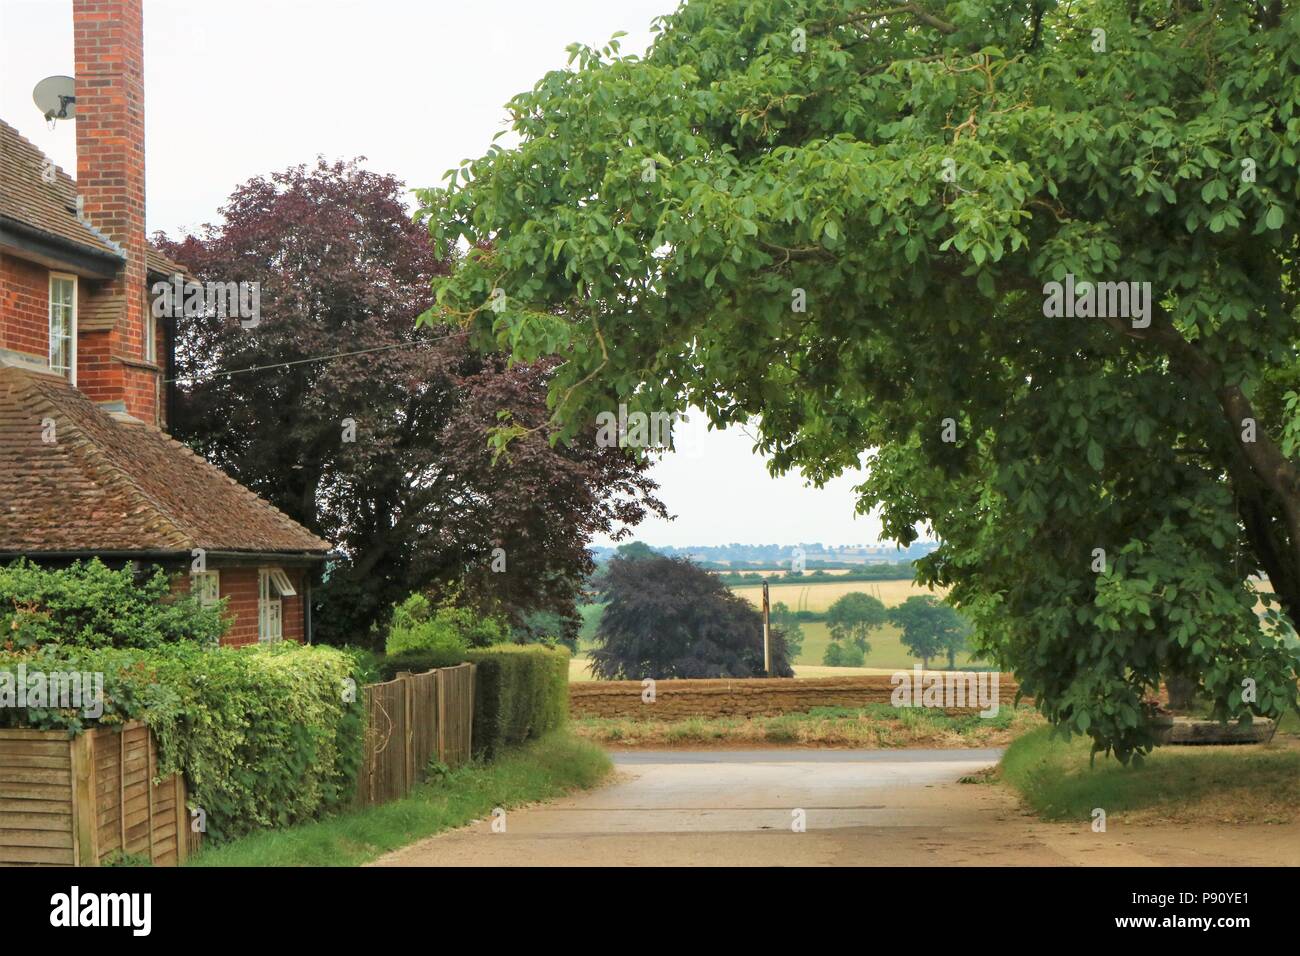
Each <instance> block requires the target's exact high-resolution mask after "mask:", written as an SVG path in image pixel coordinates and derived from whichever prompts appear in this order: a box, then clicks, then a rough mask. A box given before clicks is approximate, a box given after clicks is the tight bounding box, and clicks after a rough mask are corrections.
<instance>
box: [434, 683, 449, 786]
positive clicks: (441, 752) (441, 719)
mask: <svg viewBox="0 0 1300 956" xmlns="http://www.w3.org/2000/svg"><path fill="white" fill-rule="evenodd" d="M434 673H435V674H437V675H438V676H437V677H436V678H434V680H435V681H436V684H437V688H438V763H446V762H447V672H446V670H444V669H442V668H439V669H438V670H436V671H434Z"/></svg>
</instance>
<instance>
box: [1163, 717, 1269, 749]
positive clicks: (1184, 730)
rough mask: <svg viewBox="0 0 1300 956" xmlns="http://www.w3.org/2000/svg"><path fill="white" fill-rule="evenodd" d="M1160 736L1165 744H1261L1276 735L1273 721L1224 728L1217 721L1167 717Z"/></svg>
mask: <svg viewBox="0 0 1300 956" xmlns="http://www.w3.org/2000/svg"><path fill="white" fill-rule="evenodd" d="M1159 733H1160V743H1162V744H1184V745H1191V746H1196V745H1206V744H1261V743H1263V742H1264V741H1266V740H1268V739H1269V737H1271V736H1272V734H1273V721H1272V720H1269V719H1268V718H1266V717H1257V718H1255V720H1254V721H1252V722H1251V723H1250V724H1249V725H1246V724H1228V725H1227V726H1224V725H1223V724H1220V723H1219V722H1218V721H1217V720H1202V719H1200V718H1196V717H1166V718H1164V719H1163V720H1162V721H1160V722H1159Z"/></svg>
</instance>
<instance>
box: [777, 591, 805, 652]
mask: <svg viewBox="0 0 1300 956" xmlns="http://www.w3.org/2000/svg"><path fill="white" fill-rule="evenodd" d="M768 621H769V623H770V625H771V627H772V628H774V629H776V630H779V631H780V632H781V636H782V637H783V638H784V639H785V653H786V657H787V658H789V659H790V660H791V661H796V660H798V659H799V655H800V654H802V653H803V637H804V635H803V626H802V625H801V624H800V623H799V619H798V618H797V617H795V616H794V611H792V610H790V608H789V606H787V605H786V604H785V603H784V602H782V601H777V602H776V603H775V604H773V605H772V607H771V609H770V610H769V612H768Z"/></svg>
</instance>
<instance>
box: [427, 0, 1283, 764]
mask: <svg viewBox="0 0 1300 956" xmlns="http://www.w3.org/2000/svg"><path fill="white" fill-rule="evenodd" d="M657 27H658V37H657V39H656V42H655V44H654V46H653V48H652V49H651V51H650V52H649V53H648V54H647V55H646V56H645V57H644V58H638V57H627V56H623V55H622V54H621V53H620V51H619V50H618V49H617V47H616V44H615V43H611V44H610V45H609V46H608V47H606V48H604V49H601V50H595V49H590V48H587V47H583V46H575V47H573V48H572V51H573V58H574V68H573V69H571V70H569V71H556V72H552V73H549V74H547V75H546V76H544V77H543V78H542V79H541V80H540V81H539V82H538V84H537V85H536V87H534V89H532V90H531V91H529V92H527V93H524V94H521V95H520V96H518V97H516V98H515V99H514V100H513V101H512V102H511V104H510V109H511V111H512V114H513V120H514V124H513V125H514V130H515V132H516V133H517V134H518V136H519V139H520V142H519V145H518V146H515V147H512V148H508V149H503V148H495V147H494V148H493V149H492V150H491V151H490V152H488V153H487V154H485V155H484V156H482V157H481V158H478V159H476V160H473V161H471V162H469V163H467V164H465V165H464V166H463V167H462V168H461V169H460V170H458V171H457V172H456V173H454V174H451V176H452V178H451V180H450V182H449V183H448V184H447V186H446V187H444V188H442V189H437V190H428V191H425V192H423V193H422V194H421V198H422V202H423V205H424V209H423V211H422V215H423V216H424V217H425V218H426V219H427V220H428V222H429V225H430V228H431V230H432V233H433V234H434V236H435V237H436V238H438V239H439V240H440V241H442V242H444V243H455V242H463V243H466V244H467V245H468V248H469V249H470V252H469V254H468V255H467V256H466V258H465V259H464V261H463V262H461V263H460V264H459V265H458V267H457V268H456V269H455V271H454V272H453V273H452V274H451V275H450V276H448V277H446V278H444V279H441V280H439V281H438V282H437V283H435V286H436V295H437V309H436V310H435V312H434V313H433V315H436V316H438V317H439V318H441V317H443V316H454V317H457V318H458V319H459V320H460V321H461V322H463V323H464V324H466V325H467V326H468V327H469V328H470V329H472V330H473V332H474V333H475V335H476V336H477V339H478V342H479V344H480V345H481V346H483V347H487V348H496V347H508V348H509V349H510V350H511V351H512V353H513V354H514V355H515V356H516V357H517V358H520V359H524V360H530V359H533V358H536V357H539V356H541V355H549V354H556V355H559V356H560V357H561V358H562V360H563V364H562V365H561V366H560V368H559V370H558V372H557V375H556V377H555V379H554V381H553V382H552V385H551V395H552V400H553V405H554V414H555V415H556V417H557V419H558V420H560V421H562V422H564V423H565V426H566V427H567V428H568V429H569V430H570V431H571V432H572V433H575V434H576V433H577V432H579V431H580V430H581V429H583V428H585V427H588V426H589V424H590V422H591V421H592V420H593V418H594V416H595V415H596V414H597V413H598V412H599V411H607V410H610V409H613V408H617V407H618V403H620V402H626V403H627V404H628V406H629V408H631V409H641V410H645V411H655V410H665V411H671V410H676V409H682V408H685V407H688V406H690V405H696V406H699V407H701V408H703V409H704V410H705V412H706V414H707V415H708V417H709V419H710V420H711V421H712V422H713V423H715V424H717V425H724V424H728V423H733V422H740V421H745V420H748V419H751V418H753V417H755V416H759V417H760V418H761V421H760V422H759V426H758V427H759V432H758V437H759V442H758V444H759V447H760V449H761V450H762V451H764V452H766V453H767V454H769V455H770V456H771V457H772V467H773V469H774V470H775V471H778V472H779V471H785V470H788V469H791V468H799V469H802V470H804V471H805V473H806V474H807V475H808V476H809V477H810V478H812V479H813V480H814V481H815V482H823V481H825V480H827V479H829V478H831V477H832V476H834V475H836V474H838V473H840V472H841V471H842V470H843V469H845V468H847V467H851V466H854V465H857V464H858V463H859V461H860V459H861V457H862V456H863V455H864V453H867V452H868V451H869V450H872V449H874V450H875V451H874V453H873V454H872V455H871V457H870V477H869V479H868V480H867V481H866V482H865V483H864V484H863V485H862V486H861V488H860V493H861V498H860V501H859V508H860V509H861V510H867V509H869V508H872V507H875V506H879V507H880V508H881V514H882V516H883V522H884V530H885V533H886V534H887V535H888V536H890V537H893V538H896V539H898V540H901V541H904V542H910V541H911V540H913V539H914V538H915V537H916V536H917V528H918V526H928V527H929V528H930V529H932V530H933V531H934V532H935V533H937V534H938V536H940V537H941V538H942V540H943V542H944V544H943V547H941V548H940V549H939V550H938V551H936V552H934V553H933V554H932V555H930V556H929V557H928V558H926V559H924V560H923V561H921V562H920V564H919V577H920V579H921V580H922V581H924V582H926V583H929V584H938V585H950V586H951V587H952V596H953V598H954V599H955V601H956V602H957V604H958V605H959V606H961V607H962V608H963V610H965V611H966V612H968V613H969V615H970V616H971V617H972V619H973V621H974V622H975V624H976V626H977V628H978V633H979V638H978V640H979V641H980V642H981V648H980V649H982V650H984V651H986V652H987V653H988V654H989V655H990V656H991V657H992V659H993V660H994V661H996V662H997V663H999V664H1000V665H1001V666H1004V667H1009V668H1012V669H1014V670H1015V672H1016V674H1017V676H1018V678H1019V680H1020V682H1021V686H1022V687H1023V688H1024V690H1025V691H1026V692H1027V693H1030V694H1032V695H1033V696H1034V698H1035V699H1036V701H1037V702H1038V706H1039V707H1040V708H1041V709H1042V710H1043V712H1044V713H1045V714H1046V715H1047V716H1048V717H1049V718H1050V719H1051V720H1053V721H1054V722H1056V723H1058V724H1061V725H1063V726H1066V727H1068V728H1071V729H1074V730H1077V731H1082V732H1086V733H1088V734H1090V735H1091V736H1092V737H1093V739H1094V743H1095V745H1096V746H1097V747H1098V748H1102V749H1106V750H1112V749H1113V750H1114V751H1115V752H1116V753H1117V754H1118V756H1120V758H1121V759H1127V758H1128V757H1129V756H1130V755H1131V754H1132V753H1133V752H1134V751H1135V750H1138V751H1141V750H1144V749H1145V748H1146V747H1148V746H1149V745H1150V743H1151V741H1152V739H1153V738H1152V735H1151V733H1150V731H1149V728H1148V721H1147V719H1146V718H1147V715H1148V713H1149V710H1148V708H1147V707H1146V706H1144V703H1143V701H1144V698H1145V697H1147V695H1149V694H1150V693H1151V692H1152V691H1153V690H1154V689H1155V688H1157V686H1158V685H1159V683H1160V681H1161V680H1162V679H1163V678H1167V677H1169V676H1171V675H1188V676H1191V677H1192V678H1194V679H1195V680H1196V681H1198V682H1199V684H1200V686H1201V687H1202V688H1203V690H1204V692H1205V693H1206V694H1207V695H1208V696H1209V697H1210V698H1211V699H1213V700H1214V701H1215V702H1216V708H1217V712H1218V713H1219V714H1220V715H1222V716H1224V717H1236V716H1240V715H1244V714H1247V713H1266V714H1270V715H1275V714H1278V713H1280V712H1281V711H1282V710H1283V709H1285V708H1287V707H1294V706H1295V703H1296V676H1297V673H1296V672H1297V654H1296V652H1295V650H1294V649H1293V648H1289V647H1288V646H1287V643H1286V640H1287V639H1286V637H1285V636H1284V631H1286V630H1287V627H1286V624H1287V623H1288V622H1295V621H1297V620H1300V462H1298V461H1297V458H1296V455H1295V451H1296V448H1297V442H1298V441H1300V414H1297V411H1298V405H1300V398H1297V395H1298V394H1300V370H1298V369H1297V363H1296V344H1297V316H1296V305H1297V303H1296V298H1295V297H1296V277H1295V274H1294V272H1295V253H1296V239H1297V223H1300V175H1298V172H1297V170H1298V169H1300V166H1298V160H1300V111H1298V109H1297V107H1298V105H1300V103H1298V100H1300V82H1297V78H1298V77H1300V18H1298V17H1297V15H1296V13H1295V3H1293V2H1289V0H1267V2H1244V0H1243V2H1233V3H1226V4H1225V3H1217V2H1216V3H1201V2H1193V0H1175V2H1173V3H1170V2H1169V0H1076V2H1073V3H1069V4H1058V3H1056V2H1054V0H952V2H946V3H945V2H939V0H914V2H910V3H889V2H881V3H871V2H863V0H690V2H687V3H685V4H684V5H683V6H682V7H681V9H679V11H678V12H676V13H675V14H673V15H671V16H669V17H666V18H663V19H662V20H660V21H659V22H658V24H657ZM1067 276H1073V277H1074V280H1076V281H1080V282H1098V281H1106V282H1128V283H1139V285H1138V286H1137V287H1136V288H1137V291H1139V292H1141V291H1142V290H1143V289H1144V288H1146V287H1144V286H1142V285H1141V283H1150V286H1149V288H1150V300H1149V302H1148V303H1147V304H1148V305H1149V309H1146V310H1138V309H1135V308H1134V306H1136V305H1138V304H1140V303H1136V302H1131V303H1129V309H1128V312H1125V310H1122V309H1119V308H1116V309H1114V310H1108V312H1109V313H1110V314H1108V315H1107V316H1106V317H1105V318H1102V317H1090V316H1088V315H1087V314H1086V313H1087V312H1089V311H1090V312H1092V315H1093V316H1096V314H1097V310H1096V309H1092V310H1088V309H1084V310H1082V314H1081V312H1080V310H1075V311H1074V313H1073V314H1074V317H1072V318H1067V317H1064V316H1061V315H1055V316H1049V315H1048V314H1046V312H1052V311H1053V309H1052V308H1051V307H1050V306H1046V303H1045V299H1046V289H1045V286H1046V284H1047V283H1048V282H1051V281H1062V282H1066V281H1069V280H1068V279H1067V278H1066V277H1067ZM1112 304H1114V305H1116V306H1118V305H1119V304H1120V303H1118V301H1116V302H1114V303H1112ZM1045 306H1046V312H1045ZM1133 312H1137V313H1139V314H1136V315H1135V314H1129V313H1133ZM1142 312H1145V314H1141V313H1142ZM1135 320H1136V321H1135ZM500 437H501V438H502V439H503V440H504V439H508V438H509V437H510V432H509V430H506V431H504V432H503V433H502V434H501V436H500ZM1261 574H1265V575H1267V577H1268V579H1269V580H1270V582H1271V589H1272V591H1274V592H1276V594H1277V598H1278V602H1279V604H1280V609H1275V610H1274V611H1273V612H1272V613H1271V614H1270V615H1268V616H1267V617H1266V618H1265V620H1264V621H1263V623H1262V624H1261V622H1260V620H1259V619H1258V618H1257V616H1256V614H1255V611H1254V609H1253V606H1254V604H1255V601H1256V597H1257V594H1256V592H1257V591H1258V590H1259V587H1258V585H1257V583H1256V578H1255V577H1254V576H1256V575H1261Z"/></svg>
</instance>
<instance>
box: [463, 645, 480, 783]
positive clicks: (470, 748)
mask: <svg viewBox="0 0 1300 956" xmlns="http://www.w3.org/2000/svg"><path fill="white" fill-rule="evenodd" d="M477 689H478V665H477V664H470V665H469V721H468V724H469V728H468V729H467V730H466V731H465V735H466V736H467V737H468V738H469V742H468V745H467V746H466V749H465V759H466V761H469V760H473V759H474V692H475V691H476V690H477Z"/></svg>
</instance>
